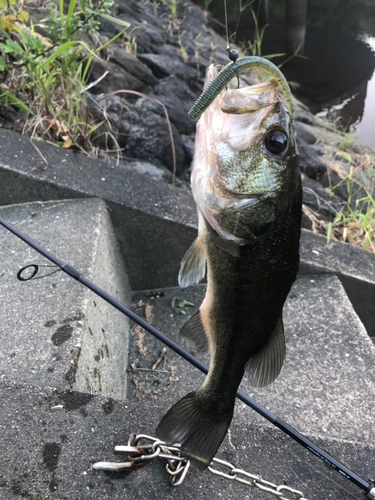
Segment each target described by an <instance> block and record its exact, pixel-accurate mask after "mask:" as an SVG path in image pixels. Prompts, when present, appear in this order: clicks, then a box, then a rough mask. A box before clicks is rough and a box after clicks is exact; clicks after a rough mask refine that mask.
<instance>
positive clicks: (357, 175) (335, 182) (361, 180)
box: [321, 161, 374, 212]
mask: <svg viewBox="0 0 375 500" xmlns="http://www.w3.org/2000/svg"><path fill="white" fill-rule="evenodd" d="M349 173H350V165H349V164H348V163H345V162H342V161H332V162H331V163H330V168H329V169H328V170H327V172H326V173H325V174H324V175H323V176H322V178H321V184H322V186H323V187H324V188H329V189H331V190H332V192H333V193H334V194H335V195H336V196H337V197H338V198H340V199H341V200H343V201H345V202H347V201H348V200H349V195H350V206H351V208H352V209H354V208H356V206H358V208H359V209H361V210H362V211H363V212H366V210H367V207H368V203H370V200H368V201H363V202H360V201H359V200H361V199H368V196H367V193H366V191H365V189H364V188H366V189H367V191H368V192H369V193H370V194H371V195H372V196H373V195H374V185H373V184H371V179H368V178H366V174H365V172H363V171H361V170H359V169H358V170H354V172H352V178H351V180H350V183H349V191H348V186H347V182H346V179H348V175H349Z"/></svg>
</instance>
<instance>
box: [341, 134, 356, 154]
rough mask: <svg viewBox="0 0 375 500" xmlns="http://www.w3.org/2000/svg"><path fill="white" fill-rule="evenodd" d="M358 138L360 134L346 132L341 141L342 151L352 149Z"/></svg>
mask: <svg viewBox="0 0 375 500" xmlns="http://www.w3.org/2000/svg"><path fill="white" fill-rule="evenodd" d="M357 139H358V134H350V133H349V134H345V135H344V137H343V138H342V139H341V141H340V143H339V149H341V151H345V150H347V149H351V148H352V147H353V146H354V144H355V143H356V140H357Z"/></svg>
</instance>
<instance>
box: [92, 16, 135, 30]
mask: <svg viewBox="0 0 375 500" xmlns="http://www.w3.org/2000/svg"><path fill="white" fill-rule="evenodd" d="M98 14H99V16H100V17H103V18H104V19H107V21H112V22H113V23H116V24H118V25H119V26H125V28H129V26H130V23H127V22H126V21H122V20H121V19H116V18H115V17H112V16H109V15H108V14H103V13H98Z"/></svg>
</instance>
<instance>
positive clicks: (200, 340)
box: [180, 310, 210, 353]
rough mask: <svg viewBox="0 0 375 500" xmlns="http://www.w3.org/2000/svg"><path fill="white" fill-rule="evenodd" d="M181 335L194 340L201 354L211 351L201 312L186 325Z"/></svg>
mask: <svg viewBox="0 0 375 500" xmlns="http://www.w3.org/2000/svg"><path fill="white" fill-rule="evenodd" d="M180 335H181V336H182V337H185V338H188V339H190V340H192V341H193V342H194V345H195V347H196V348H197V349H198V351H199V352H202V353H207V352H208V351H209V350H210V348H209V344H208V339H207V335H206V332H205V330H204V326H203V323H202V317H201V312H200V310H198V311H197V312H196V313H195V314H194V316H192V317H191V318H190V319H189V321H188V322H187V323H185V324H184V326H183V327H182V328H181V330H180Z"/></svg>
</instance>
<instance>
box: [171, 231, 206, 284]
mask: <svg viewBox="0 0 375 500" xmlns="http://www.w3.org/2000/svg"><path fill="white" fill-rule="evenodd" d="M205 274H206V253H205V250H204V244H203V240H202V238H201V237H200V236H198V237H197V238H196V239H195V240H194V241H193V243H192V245H191V247H190V248H189V250H188V251H187V252H186V254H185V257H184V258H183V259H182V262H181V267H180V272H179V273H178V284H179V285H180V287H181V288H186V287H187V286H191V285H196V284H198V283H199V282H200V280H201V279H203V278H204V275H205Z"/></svg>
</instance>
